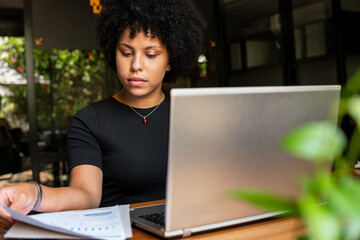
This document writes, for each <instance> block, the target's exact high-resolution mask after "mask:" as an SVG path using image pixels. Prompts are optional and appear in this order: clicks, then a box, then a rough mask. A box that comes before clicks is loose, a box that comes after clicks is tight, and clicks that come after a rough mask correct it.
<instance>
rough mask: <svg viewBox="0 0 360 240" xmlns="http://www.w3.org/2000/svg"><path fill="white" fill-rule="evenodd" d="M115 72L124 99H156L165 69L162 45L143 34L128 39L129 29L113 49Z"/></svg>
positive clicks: (164, 50) (168, 68)
mask: <svg viewBox="0 0 360 240" xmlns="http://www.w3.org/2000/svg"><path fill="white" fill-rule="evenodd" d="M116 69H117V74H118V77H119V79H120V82H121V84H122V85H123V87H124V91H125V94H126V96H128V97H137V98H144V99H145V98H146V99H149V98H158V97H159V96H161V86H162V81H163V78H164V75H165V73H166V71H169V70H170V67H169V54H168V51H167V48H166V46H165V45H164V44H163V43H162V42H161V41H160V39H158V38H152V37H151V34H148V36H146V35H145V33H144V32H143V31H141V32H139V33H137V34H136V36H135V38H130V28H127V29H126V30H125V31H124V32H123V33H122V34H121V36H120V38H119V41H118V44H117V47H116Z"/></svg>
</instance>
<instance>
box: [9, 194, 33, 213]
mask: <svg viewBox="0 0 360 240" xmlns="http://www.w3.org/2000/svg"><path fill="white" fill-rule="evenodd" d="M27 202H28V200H27V198H26V196H25V194H19V195H18V196H17V198H16V200H15V201H14V202H12V204H11V205H10V208H11V209H12V210H15V211H17V212H21V213H24V210H25V211H26V209H24V208H26V207H28V205H29V204H28V203H27Z"/></svg>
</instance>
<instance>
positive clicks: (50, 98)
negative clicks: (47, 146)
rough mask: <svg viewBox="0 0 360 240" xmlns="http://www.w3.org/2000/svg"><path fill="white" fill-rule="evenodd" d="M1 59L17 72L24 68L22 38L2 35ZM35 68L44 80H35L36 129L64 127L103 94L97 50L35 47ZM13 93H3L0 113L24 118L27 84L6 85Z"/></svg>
mask: <svg viewBox="0 0 360 240" xmlns="http://www.w3.org/2000/svg"><path fill="white" fill-rule="evenodd" d="M3 40H4V41H3V42H2V43H1V45H0V59H1V60H2V61H5V62H7V63H8V64H9V66H10V67H11V68H13V69H16V70H17V71H18V72H19V73H20V74H21V73H23V74H24V72H25V71H26V68H25V45H24V38H14V37H9V38H4V39H3ZM33 53H34V72H35V76H36V78H43V79H44V80H48V81H45V83H44V82H43V83H39V82H37V83H36V89H35V91H36V108H37V116H38V124H39V129H50V127H51V119H54V121H55V127H56V128H57V129H61V130H63V129H67V127H68V124H69V120H70V119H71V117H72V116H73V115H74V114H75V113H76V112H77V111H78V110H80V109H81V108H83V107H85V106H87V105H89V104H90V103H93V102H95V101H98V100H100V99H102V98H103V97H104V95H106V93H105V85H106V80H105V77H106V74H105V71H106V70H105V69H106V68H105V62H104V56H103V54H102V53H100V51H99V50H78V49H74V50H67V49H65V50H60V49H52V50H39V49H34V52H33ZM6 87H7V88H8V89H10V90H11V91H12V92H14V95H13V96H5V97H2V107H1V109H0V117H6V118H7V119H8V120H10V121H12V122H18V121H21V122H24V119H26V116H27V99H26V85H10V86H6Z"/></svg>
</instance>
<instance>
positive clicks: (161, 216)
mask: <svg viewBox="0 0 360 240" xmlns="http://www.w3.org/2000/svg"><path fill="white" fill-rule="evenodd" d="M139 217H140V218H143V219H145V220H147V221H150V222H153V223H155V224H158V225H160V226H165V213H164V212H161V213H153V214H148V215H141V216H139Z"/></svg>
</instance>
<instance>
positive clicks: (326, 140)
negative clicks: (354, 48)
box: [235, 69, 360, 240]
mask: <svg viewBox="0 0 360 240" xmlns="http://www.w3.org/2000/svg"><path fill="white" fill-rule="evenodd" d="M359 92H360V69H359V70H358V71H357V72H356V73H355V74H354V75H353V76H352V77H351V78H350V79H349V80H348V82H347V84H346V86H344V88H343V89H342V97H341V100H340V110H339V124H341V123H342V121H343V119H344V117H345V116H347V115H349V116H350V117H351V118H352V119H353V120H354V121H355V123H356V126H355V129H354V131H353V133H352V135H351V136H350V141H349V143H347V138H346V136H345V134H344V133H343V131H342V130H341V129H340V128H338V127H336V126H334V125H332V124H331V123H329V122H314V123H309V124H306V125H304V126H302V127H300V128H298V129H295V130H294V131H293V132H291V133H290V134H289V135H288V136H286V137H285V138H284V140H283V142H282V147H283V149H284V150H285V151H286V152H287V153H289V154H291V155H293V156H296V157H299V158H302V159H304V160H307V161H311V162H313V163H314V165H315V167H316V170H315V173H314V176H312V177H309V176H302V178H301V180H300V185H301V188H302V194H301V196H300V197H299V198H298V199H296V200H290V199H283V198H281V197H279V196H278V195H275V194H272V193H269V192H264V191H261V190H237V191H235V196H236V197H237V198H240V199H245V200H247V201H249V202H251V203H253V204H255V205H257V206H260V207H263V208H265V209H267V210H270V211H288V212H289V213H291V214H293V215H295V216H299V217H301V218H302V219H303V221H304V223H305V225H306V227H307V233H306V234H305V235H303V236H300V237H299V239H312V240H335V239H342V240H358V239H360V180H359V178H357V177H356V176H354V174H353V172H352V171H351V169H352V168H353V167H354V165H355V163H356V161H357V160H359V155H360V132H359V126H360V96H359V95H358V93H359ZM334 131H336V134H334ZM334 135H335V137H334ZM332 158H333V159H334V164H335V174H332V173H330V172H329V171H328V170H326V169H324V168H323V167H322V166H323V163H324V162H326V161H329V159H332Z"/></svg>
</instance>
